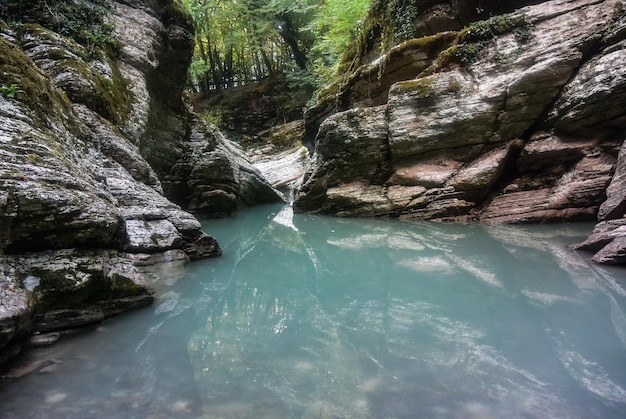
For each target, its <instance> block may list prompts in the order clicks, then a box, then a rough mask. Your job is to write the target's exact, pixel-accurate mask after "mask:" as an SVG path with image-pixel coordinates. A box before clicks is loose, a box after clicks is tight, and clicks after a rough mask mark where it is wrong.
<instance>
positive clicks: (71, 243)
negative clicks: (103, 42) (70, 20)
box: [0, 0, 282, 360]
mask: <svg viewBox="0 0 626 419" xmlns="http://www.w3.org/2000/svg"><path fill="white" fill-rule="evenodd" d="M13 3H15V2H13ZM13 3H11V4H13ZM15 4H18V5H19V2H18V3H15ZM79 4H81V3H76V4H74V6H76V5H79ZM8 7H11V5H9V6H8ZM2 13H7V10H6V9H3V10H2ZM20 18H21V16H15V19H13V20H14V22H13V23H11V25H10V26H9V25H7V24H5V23H4V22H2V21H0V53H1V54H2V57H3V59H2V61H1V62H0V85H2V95H1V96H0V155H1V156H2V157H1V161H0V352H1V351H2V349H3V348H5V349H6V347H7V345H9V344H10V343H11V342H16V341H18V340H19V339H20V338H21V337H23V336H26V335H28V334H30V333H32V332H49V331H56V330H58V329H62V328H67V327H79V326H84V325H86V324H91V323H93V322H96V321H99V320H101V319H102V318H105V317H108V316H111V315H114V314H117V313H118V312H120V311H123V310H127V309H130V308H134V307H138V306H141V305H146V304H149V303H150V302H151V301H152V300H153V299H154V295H153V293H152V291H151V290H150V288H149V287H148V281H147V278H146V276H145V275H144V273H143V271H142V267H141V265H145V264H146V263H151V262H147V261H150V260H152V261H155V260H160V261H171V260H177V261H185V260H189V259H199V258H206V257H213V256H218V255H220V254H221V250H220V248H219V245H218V243H217V242H216V241H215V239H214V238H212V237H211V236H209V235H207V234H205V233H204V232H203V231H202V230H201V224H200V222H199V221H198V220H197V219H196V218H195V217H194V216H193V215H191V214H190V213H189V212H186V211H185V210H184V209H192V210H198V211H199V212H203V213H205V214H209V215H225V214H228V213H230V212H231V211H233V210H234V209H237V208H238V207H240V206H243V205H249V204H256V203H260V202H279V201H281V200H282V196H281V194H280V193H279V192H277V191H276V190H274V189H273V188H272V187H271V186H270V185H269V183H268V182H267V181H266V180H265V179H263V178H262V176H261V175H260V173H259V172H258V171H257V170H256V169H254V168H253V166H252V165H251V164H250V163H249V162H247V161H246V160H245V159H244V158H243V157H242V155H241V153H236V152H234V150H233V149H232V147H230V146H229V145H228V143H227V141H226V140H225V139H224V138H222V137H221V136H220V135H219V134H218V133H216V131H215V129H214V128H213V127H211V126H206V125H203V123H202V122H200V121H199V120H198V119H197V118H195V117H194V116H193V115H192V114H191V113H190V112H189V111H188V109H187V107H186V105H185V104H184V102H183V100H182V94H181V93H182V88H183V86H184V83H185V78H186V69H187V66H188V64H189V61H190V57H191V52H192V48H193V42H192V34H191V26H190V24H189V22H188V20H187V18H186V17H185V16H184V14H182V13H181V12H180V11H179V9H178V8H177V6H176V4H175V3H174V2H170V1H158V2H156V1H155V2H152V1H149V0H145V1H135V2H126V1H119V2H113V3H112V4H111V9H110V15H109V16H108V19H110V20H111V22H112V24H114V25H115V32H114V36H115V39H116V42H118V43H119V51H113V52H112V51H107V50H105V49H102V48H100V47H99V46H98V45H96V44H89V43H87V44H81V43H78V42H75V41H74V40H72V39H69V38H68V37H66V36H61V35H60V34H59V33H56V32H54V31H52V30H50V29H47V28H45V27H43V26H41V25H39V24H37V23H36V22H34V21H28V22H26V21H24V22H21V23H16V22H19V20H20ZM181 167H183V168H184V169H181ZM173 201H175V202H176V203H174V202H173ZM151 255H153V256H151ZM5 352H6V353H9V352H12V350H8V352H7V351H5ZM1 358H2V355H1V354H0V360H1Z"/></svg>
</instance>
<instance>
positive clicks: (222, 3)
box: [181, 0, 369, 96]
mask: <svg viewBox="0 0 626 419" xmlns="http://www.w3.org/2000/svg"><path fill="white" fill-rule="evenodd" d="M181 1H182V4H183V6H184V8H185V9H186V10H187V11H188V12H189V14H190V15H191V17H192V19H193V22H194V25H195V29H196V51H195V54H194V60H193V64H192V66H191V69H190V71H191V76H192V79H193V80H194V83H195V85H196V87H197V89H198V90H200V91H201V92H202V93H203V94H204V95H206V96H208V95H209V94H210V93H211V92H212V91H219V90H221V89H224V88H228V87H233V86H238V85H242V84H246V83H250V82H255V81H259V80H261V79H263V78H265V77H270V76H276V75H282V76H284V77H286V78H291V79H293V80H294V81H295V82H296V83H300V84H301V85H302V84H306V83H308V80H311V76H312V79H313V80H314V84H316V85H320V84H324V83H327V82H328V81H329V79H330V77H332V76H333V75H334V72H335V71H336V67H337V63H338V61H339V57H340V54H341V53H342V50H343V48H345V45H346V44H347V42H348V41H349V40H350V39H351V37H354V36H358V27H359V21H360V19H362V18H363V17H364V15H365V14H366V12H367V8H368V6H369V0H349V1H340V0H181ZM296 79H298V80H296Z"/></svg>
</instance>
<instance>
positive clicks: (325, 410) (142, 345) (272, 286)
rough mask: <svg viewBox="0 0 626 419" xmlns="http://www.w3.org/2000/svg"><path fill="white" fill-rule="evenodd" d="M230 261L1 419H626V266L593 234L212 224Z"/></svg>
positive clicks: (568, 229)
mask: <svg viewBox="0 0 626 419" xmlns="http://www.w3.org/2000/svg"><path fill="white" fill-rule="evenodd" d="M204 226H205V229H206V231H208V232H210V233H211V234H213V235H214V236H215V237H216V238H217V239H218V241H219V242H220V244H221V245H222V247H223V250H224V256H223V257H221V258H219V259H213V260H205V261H199V262H194V263H192V264H190V265H187V267H186V268H184V269H182V268H181V267H180V266H176V265H172V266H165V267H163V270H161V271H160V272H158V275H160V277H161V279H159V280H157V279H156V278H157V277H156V276H155V286H156V287H157V288H158V291H159V295H160V296H159V300H158V302H157V303H156V304H155V305H154V306H153V307H150V308H147V309H144V310H140V311H137V312H134V313H129V314H126V315H123V316H120V317H118V318H116V319H114V320H112V321H109V322H107V323H105V324H103V326H102V327H100V328H98V329H97V330H95V331H94V332H91V333H87V334H84V335H81V336H78V337H75V338H72V339H67V340H64V341H62V342H61V343H59V344H57V345H55V346H53V347H51V348H47V349H44V350H40V351H38V352H36V353H33V355H32V356H31V357H30V361H31V365H32V362H35V364H34V365H35V367H33V371H34V372H33V373H31V374H28V375H26V376H25V377H23V378H21V379H19V380H15V381H13V382H11V383H10V384H9V385H5V386H4V387H3V388H2V389H0V417H3V418H93V417H103V418H104V417H106V418H178V417H180V418H196V417H206V418H369V417H371V418H421V417H424V418H619V417H622V418H623V417H626V314H625V313H626V270H624V269H615V268H613V269H608V268H605V267H599V266H595V265H592V264H590V263H589V262H588V259H589V255H588V254H579V253H576V252H574V251H572V250H570V249H568V247H567V245H568V244H571V243H573V242H576V241H579V240H581V239H582V238H584V237H585V236H586V235H587V234H588V233H589V232H590V229H591V225H590V224H568V225H543V226H522V227H520V226H483V225H476V224H469V225H459V224H435V223H423V222H419V223H411V222H401V221H397V220H363V219H337V218H329V217H320V216H313V215H296V216H293V214H292V213H291V212H290V208H289V207H285V208H281V207H260V208H255V209H251V210H248V211H244V212H241V213H239V214H237V215H236V216H235V217H233V218H231V219H227V220H211V221H207V222H205V223H204Z"/></svg>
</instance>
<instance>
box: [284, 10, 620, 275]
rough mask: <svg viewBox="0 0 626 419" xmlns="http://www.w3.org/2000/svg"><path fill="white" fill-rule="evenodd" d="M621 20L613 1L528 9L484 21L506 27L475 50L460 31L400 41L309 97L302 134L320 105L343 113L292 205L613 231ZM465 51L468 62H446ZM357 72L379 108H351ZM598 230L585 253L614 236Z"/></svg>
mask: <svg viewBox="0 0 626 419" xmlns="http://www.w3.org/2000/svg"><path fill="white" fill-rule="evenodd" d="M625 10H626V6H625V3H624V2H623V1H621V0H606V1H602V0H577V1H563V0H552V1H544V2H538V4H536V5H531V6H527V7H524V8H523V9H520V10H518V11H516V12H514V13H512V14H510V15H506V16H504V17H502V18H496V20H492V21H491V22H492V23H493V22H499V24H500V25H501V26H503V27H506V26H507V25H509V28H508V29H506V30H502V31H501V32H499V33H497V34H496V35H495V36H491V35H490V38H489V39H484V40H479V42H477V43H476V44H471V43H470V42H469V41H467V38H463V36H467V33H468V32H471V31H472V26H470V28H469V29H466V30H465V31H461V32H460V33H459V34H458V36H455V35H454V33H453V35H452V36H451V35H449V33H447V34H446V36H445V37H441V36H440V37H439V38H437V37H435V38H436V40H437V42H436V45H435V44H434V42H435V41H434V40H435V38H432V37H431V38H428V39H424V40H423V41H420V42H418V41H411V42H407V43H404V44H402V45H401V46H398V47H396V50H397V51H395V50H393V49H392V51H391V52H390V53H389V54H387V55H386V56H383V57H381V58H379V59H378V60H377V61H375V62H373V63H371V64H366V65H364V66H362V67H361V68H360V69H357V70H356V71H355V73H354V74H353V75H351V76H350V78H349V79H348V82H347V83H346V87H344V88H343V89H345V90H339V91H338V93H336V97H330V98H324V97H321V103H320V104H318V106H317V109H316V110H314V111H311V112H309V114H310V115H311V118H313V119H311V120H310V121H308V125H307V126H308V127H309V128H310V127H311V126H315V118H317V119H319V118H320V114H323V112H324V109H330V108H329V107H326V106H325V102H324V101H325V100H328V101H329V103H330V101H332V100H333V99H335V100H339V101H340V103H341V105H342V107H343V108H344V109H348V110H345V111H343V112H339V113H337V114H335V115H332V116H326V119H323V122H321V124H320V125H319V129H317V131H316V132H317V133H316V138H315V143H314V148H315V151H316V152H315V156H316V163H315V165H314V168H313V169H312V170H311V173H310V175H309V176H308V178H307V179H306V181H305V183H304V185H303V186H302V188H301V190H300V192H299V194H298V196H297V197H296V201H295V204H294V207H295V208H296V210H300V211H312V212H319V213H327V214H336V215H342V216H353V215H358V216H392V217H400V218H409V219H439V220H462V221H466V220H480V221H488V222H507V223H520V222H550V221H563V220H594V219H596V216H598V214H599V218H600V220H601V221H603V222H604V221H605V220H609V219H621V218H622V217H624V215H625V213H626V204H624V191H625V190H626V185H624V184H623V178H626V177H625V176H624V174H623V173H622V172H623V171H624V168H623V167H622V166H624V165H623V164H622V163H623V161H622V160H623V159H624V158H626V157H624V156H623V152H622V153H621V154H620V156H619V158H618V151H619V149H620V146H621V144H622V143H623V142H624V139H625V138H624V132H625V128H626V94H625V89H626V67H625V60H623V58H622V57H624V56H625V55H626V12H625ZM497 19H500V20H497ZM520 22H523V25H522V26H519V25H520ZM516 25H517V26H516ZM475 27H476V28H478V27H481V26H480V25H476V26H475ZM483 27H484V26H483ZM515 28H517V30H516V29H515ZM522 30H523V31H526V32H522ZM464 34H465V35H464ZM520 34H523V35H524V36H520ZM441 39H446V40H448V41H447V43H443V44H442V43H441ZM467 44H470V46H473V47H474V48H475V50H473V51H474V52H476V51H478V52H477V53H476V54H475V56H473V57H471V60H470V59H466V60H465V61H464V60H460V59H458V57H459V56H463V55H462V54H461V53H460V51H468V49H465V50H464V49H463V48H467ZM420 48H422V50H423V52H422V53H421V54H420ZM433 48H435V52H433ZM409 53H410V54H412V55H413V56H416V57H417V56H420V57H422V59H423V60H425V61H424V62H423V63H422V65H421V68H422V69H421V70H420V71H417V70H416V71H415V75H412V76H410V77H409V78H406V74H404V75H403V74H401V72H398V71H396V70H394V68H395V66H394V60H395V59H397V60H400V61H401V60H403V59H405V58H406V56H407V55H408V54H409ZM455 54H459V55H456V56H457V59H454V58H452V59H451V57H454V56H455ZM424 57H432V58H430V61H428V60H427V59H425V58H424ZM463 57H465V58H467V56H463ZM429 63H430V64H429ZM383 64H384V65H383ZM370 67H376V68H377V71H378V74H379V79H380V80H381V82H380V85H379V87H380V86H385V85H387V86H389V88H388V90H387V98H386V100H385V101H384V102H383V103H381V102H380V101H379V102H377V103H372V104H374V105H376V106H373V107H366V106H371V105H370V104H368V103H367V102H366V101H363V100H362V99H356V100H354V101H352V102H351V101H350V98H363V97H366V96H367V94H369V92H370V90H368V89H369V88H365V89H364V90H363V91H362V92H360V93H359V91H358V89H359V86H360V84H359V83H361V84H362V85H364V86H365V85H366V83H365V82H359V81H358V80H360V77H361V75H363V74H365V75H367V74H370V73H372V71H373V70H371V68H370ZM394 77H395V79H393V78H394ZM390 79H392V82H391V81H390ZM367 80H368V79H367V78H366V79H365V81H367ZM364 83H365V84H364ZM376 97H377V98H380V97H384V96H383V95H382V94H381V93H380V92H378V91H377V93H376ZM607 198H608V199H607ZM607 229H609V227H608V226H606V225H604V226H602V227H600V229H599V232H598V234H599V235H600V236H601V238H598V239H597V240H592V242H593V243H594V244H593V245H592V246H591V247H588V248H594V250H599V249H596V248H597V247H598V243H603V244H604V245H608V244H609V243H610V242H611V241H612V240H609V241H607V240H608V239H607V237H613V236H619V234H616V233H607ZM613 247H614V248H617V247H620V246H619V243H618V242H615V243H614V244H613ZM583 248H586V247H584V246H583ZM605 252H608V253H610V254H615V259H614V260H612V259H611V257H610V256H607V255H605V254H602V256H597V257H596V258H595V259H594V260H597V261H599V262H604V263H611V261H613V262H615V263H623V262H625V261H626V258H624V256H623V254H626V252H624V251H623V250H621V251H615V249H613V250H612V248H610V247H608V248H606V249H605Z"/></svg>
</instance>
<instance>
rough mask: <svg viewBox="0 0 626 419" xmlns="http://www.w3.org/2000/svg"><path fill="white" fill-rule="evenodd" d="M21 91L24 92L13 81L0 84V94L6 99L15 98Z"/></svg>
mask: <svg viewBox="0 0 626 419" xmlns="http://www.w3.org/2000/svg"><path fill="white" fill-rule="evenodd" d="M21 93H24V91H23V90H22V89H20V88H19V87H18V85H17V84H15V83H11V84H8V85H7V84H2V85H0V95H2V97H4V98H6V99H15V98H16V97H17V95H18V94H21Z"/></svg>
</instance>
